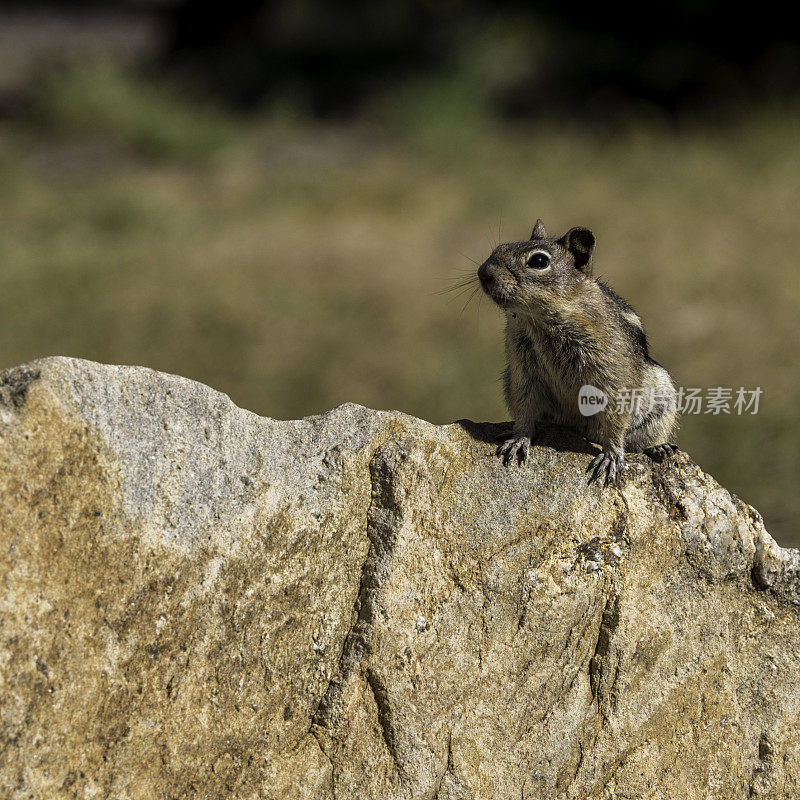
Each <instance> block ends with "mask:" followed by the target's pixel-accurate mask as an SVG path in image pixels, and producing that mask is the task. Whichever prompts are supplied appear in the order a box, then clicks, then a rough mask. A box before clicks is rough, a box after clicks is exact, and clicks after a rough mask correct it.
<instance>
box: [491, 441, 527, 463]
mask: <svg viewBox="0 0 800 800" xmlns="http://www.w3.org/2000/svg"><path fill="white" fill-rule="evenodd" d="M530 453H531V437H530V436H517V435H516V434H512V435H511V436H509V438H508V439H506V440H505V441H504V442H503V443H502V444H501V445H500V446H499V447H498V448H497V455H498V456H500V457H501V458H502V459H503V463H504V464H511V463H513V462H514V461H516V460H517V458H519V463H520V464H522V463H524V462H525V459H526V458H527V457H528V456H529V455H530Z"/></svg>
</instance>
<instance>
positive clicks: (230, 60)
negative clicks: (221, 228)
mask: <svg viewBox="0 0 800 800" xmlns="http://www.w3.org/2000/svg"><path fill="white" fill-rule="evenodd" d="M788 9H789V6H787V5H785V4H778V3H777V2H774V0H770V2H765V3H760V4H758V6H757V7H755V6H754V7H752V8H751V9H750V10H748V12H747V13H746V15H745V14H741V13H735V12H734V11H733V6H731V5H730V4H723V3H719V2H688V1H687V0H682V2H677V3H664V2H654V3H649V4H646V5H641V4H640V5H639V6H637V7H633V6H630V7H629V6H626V5H624V4H608V3H597V2H587V1H586V0H573V2H570V3H560V4H551V3H543V2H532V3H523V2H514V1H513V0H497V2H480V0H450V2H431V1H430V0H406V1H405V2H403V0H355V1H353V2H344V1H343V0H305V1H304V2H302V3H298V2H293V0H239V2H229V3H216V2H208V0H115V1H112V2H86V1H85V0H61V2H59V1H58V0H55V1H52V0H51V2H48V3H40V2H35V0H34V2H28V3H20V2H16V3H8V2H0V11H2V12H3V13H4V14H6V15H7V14H8V13H15V12H19V13H20V14H25V15H27V16H29V17H33V18H39V19H41V21H42V25H43V26H46V24H47V21H48V18H52V17H53V16H57V15H62V16H63V15H69V16H71V17H83V18H85V19H90V18H91V17H92V15H95V16H101V15H102V16H103V17H106V18H108V17H109V16H113V15H115V14H116V15H117V16H118V17H120V18H128V19H133V18H134V17H136V18H138V19H139V20H142V19H146V20H147V23H148V24H149V25H152V27H153V29H154V30H155V31H157V36H156V37H155V38H156V39H157V41H158V44H157V46H156V47H155V48H154V52H153V53H151V54H149V57H148V59H147V60H148V61H149V63H150V66H151V67H153V68H155V69H156V70H157V71H163V72H166V73H167V74H169V75H172V76H175V75H177V76H179V77H181V78H182V79H184V80H185V81H187V82H188V83H190V84H191V85H192V87H193V88H195V89H196V90H197V91H199V92H200V93H203V94H206V95H210V96H212V97H214V98H215V99H217V100H218V101H220V102H221V103H224V104H226V105H228V106H230V107H233V108H235V109H238V110H242V111H249V110H254V109H259V108H263V107H264V106H265V105H268V104H269V103H270V102H272V101H275V100H280V99H281V98H285V97H293V98H298V97H300V98H302V99H303V110H304V111H305V112H306V113H308V114H310V115H311V116H313V117H316V118H343V117H348V116H351V115H353V114H356V113H358V112H359V111H360V110H362V109H363V108H364V107H365V106H368V105H369V103H370V102H371V101H372V100H373V99H374V98H375V97H376V96H379V95H380V94H381V93H383V92H385V91H386V90H387V88H390V87H391V86H393V85H395V84H398V83H402V82H403V81H404V80H409V79H414V78H421V77H427V76H430V75H431V74H436V73H437V72H441V71H447V70H453V69H458V68H459V67H460V68H462V69H463V66H464V64H465V62H467V63H468V62H469V60H470V58H471V57H472V55H473V54H474V53H476V52H477V50H478V49H479V47H480V44H481V42H484V43H485V41H486V38H487V37H491V36H492V35H495V36H497V37H498V38H497V42H496V46H497V47H499V48H500V49H501V50H502V47H503V43H504V41H506V39H508V37H509V35H510V36H511V38H513V39H514V41H515V49H514V52H513V55H510V54H509V55H510V60H509V62H508V63H507V64H505V65H504V66H503V67H502V69H500V72H501V73H502V76H501V78H500V79H499V80H495V81H494V82H490V85H488V89H487V91H488V93H489V94H490V98H489V99H490V105H491V110H492V111H493V112H494V113H495V114H496V115H498V116H500V117H505V118H508V117H512V118H537V117H544V116H550V117H553V116H555V117H573V118H578V119H581V120H583V119H585V118H586V116H587V115H591V119H592V122H593V123H599V122H602V121H603V120H608V119H612V120H613V119H616V118H617V117H619V115H620V114H622V115H631V114H638V115H641V114H648V115H653V114H661V115H664V116H667V117H669V118H672V119H675V120H677V121H680V120H681V119H683V118H686V117H696V116H698V115H704V114H705V115H709V114H711V115H715V114H718V113H720V112H722V111H725V112H736V113H739V112H745V113H746V112H747V111H748V110H749V109H752V108H753V106H754V105H755V104H763V103H770V102H785V101H786V100H792V101H793V100H795V99H796V98H797V97H798V95H800V43H799V42H798V37H797V35H796V33H795V30H796V29H795V27H794V26H793V24H792V21H791V19H790V16H789V15H790V11H789V10H788ZM501 34H502V35H501ZM504 36H505V37H506V39H504V38H503V37H504ZM497 56H498V61H499V60H500V59H502V58H503V54H502V52H498V53H497ZM476 63H477V62H476ZM481 69H482V68H479V69H478V75H477V77H476V80H480V74H481ZM490 71H491V63H490V64H489V65H488V66H487V68H486V69H485V72H486V73H488V72H490Z"/></svg>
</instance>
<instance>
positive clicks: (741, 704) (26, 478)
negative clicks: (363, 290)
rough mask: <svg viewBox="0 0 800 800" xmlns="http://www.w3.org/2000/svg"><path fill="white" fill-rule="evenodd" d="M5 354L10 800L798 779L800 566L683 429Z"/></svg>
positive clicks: (572, 788)
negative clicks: (582, 432) (528, 439)
mask: <svg viewBox="0 0 800 800" xmlns="http://www.w3.org/2000/svg"><path fill="white" fill-rule="evenodd" d="M501 429H502V426H498V425H488V424H475V423H471V422H465V421H464V422H460V423H456V424H453V425H447V426H442V427H438V426H434V425H430V424H428V423H426V422H423V421H421V420H418V419H414V418H413V417H409V416H406V415H404V414H400V413H397V412H382V411H371V410H369V409H366V408H362V407H360V406H356V405H344V406H340V407H339V408H336V409H334V410H332V411H330V412H328V413H327V414H324V415H322V416H319V417H311V418H307V419H303V420H296V421H289V422H280V421H276V420H271V419H265V418H262V417H258V416H256V415H254V414H251V413H249V412H247V411H243V410H241V409H239V408H237V407H236V406H234V405H233V404H232V403H231V402H230V400H229V399H228V398H227V397H226V396H225V395H222V394H220V393H218V392H215V391H213V390H211V389H209V388H208V387H206V386H203V385H201V384H198V383H194V382H192V381H189V380H186V379H183V378H178V377H175V376H171V375H164V374H161V373H157V372H153V371H151V370H148V369H143V368H139V367H110V366H102V365H99V364H93V363H89V362H86V361H79V360H75V359H66V358H52V359H46V360H43V361H39V362H36V363H33V364H29V365H26V366H24V367H18V368H16V369H13V370H9V371H6V372H5V373H2V374H0V458H2V464H3V468H2V471H0V486H1V487H2V498H3V499H2V508H0V559H2V571H1V572H0V575H2V593H0V796H2V797H4V798H5V797H8V798H13V799H14V800H22V798H36V799H38V798H48V799H49V798H61V797H64V798H66V797H71V798H72V797H76V798H84V797H85V798H88V797H95V798H131V799H136V800H138V798H142V799H143V800H144V798H147V800H150V799H151V798H187V799H188V798H205V797H209V798H237V800H238V799H239V798H247V799H249V798H253V799H255V798H270V799H271V798H275V800H278V799H281V800H282V799H283V798H303V799H305V798H308V799H309V800H311V799H312V798H313V799H316V798H321V799H323V800H327V799H328V798H330V799H331V800H332V799H333V798H337V799H338V798H342V799H344V798H347V799H348V800H349V799H350V798H364V799H365V800H369V799H370V798H376V799H377V798H381V800H384V799H390V798H397V799H398V800H401V799H402V800H406V798H408V799H409V800H410V798H420V799H421V798H429V799H430V798H439V800H467V798H475V799H476V800H479V799H480V800H482V799H483V798H486V800H506V799H507V798H508V799H510V798H514V800H518V798H520V797H523V798H595V799H596V800H634V798H635V799H636V800H644V799H645V798H648V799H650V798H652V799H653V800H655V798H698V800H699V799H700V798H702V800H709V798H719V800H730V799H731V798H738V797H743V798H744V797H748V796H751V797H769V798H796V797H798V796H800V734H798V721H799V720H798V715H800V710H799V709H800V681H798V678H800V658H799V657H798V653H800V626H799V625H798V603H800V591H799V589H798V587H799V586H800V581H799V580H798V577H797V573H798V569H799V568H800V562H799V561H798V553H797V551H789V550H783V549H781V548H780V547H778V546H777V545H776V544H775V542H774V541H773V540H772V538H771V537H770V536H769V534H768V533H766V531H765V530H764V527H763V524H762V522H761V519H760V517H759V515H758V514H757V512H755V511H754V510H753V509H752V508H750V507H749V506H747V505H745V504H744V503H742V502H741V501H739V500H738V499H737V498H736V497H734V496H733V495H731V494H730V493H729V492H727V491H726V490H725V489H723V488H722V487H720V486H719V485H718V484H717V483H715V482H714V480H713V479H712V478H710V477H709V476H707V475H705V474H704V473H703V472H702V471H701V470H700V469H699V468H698V467H697V466H696V465H695V464H693V463H692V462H691V461H690V460H689V458H688V457H687V456H686V455H685V454H679V455H678V456H677V457H676V459H675V460H674V461H673V462H671V463H670V464H668V465H664V466H659V465H653V464H651V463H650V462H649V461H648V460H647V459H646V458H645V457H639V456H632V457H631V459H630V461H631V464H630V467H629V470H628V475H627V479H626V481H625V483H624V485H623V487H622V488H621V489H619V490H617V489H608V490H602V489H601V488H600V487H598V486H596V485H593V486H590V487H587V485H586V479H585V474H584V470H585V468H586V465H587V464H588V462H589V460H590V459H591V450H592V448H591V446H588V445H586V444H585V443H584V442H583V441H582V440H580V439H578V438H576V437H575V436H573V435H571V434H569V433H568V432H565V431H558V430H555V429H554V430H553V431H551V432H550V433H549V434H548V437H547V438H546V439H545V441H544V442H543V443H542V445H541V446H538V447H536V448H535V449H534V450H533V452H532V458H531V461H530V462H529V463H527V464H525V465H524V466H521V467H520V466H514V467H504V466H503V465H502V464H501V463H500V462H499V461H498V460H497V458H495V456H494V455H493V453H494V446H493V445H492V443H491V440H492V439H493V437H494V436H495V435H496V434H497V432H498V431H500V430H501Z"/></svg>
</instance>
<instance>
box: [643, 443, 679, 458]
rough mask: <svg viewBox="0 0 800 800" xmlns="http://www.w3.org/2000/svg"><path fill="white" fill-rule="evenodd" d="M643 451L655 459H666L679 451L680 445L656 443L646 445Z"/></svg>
mask: <svg viewBox="0 0 800 800" xmlns="http://www.w3.org/2000/svg"><path fill="white" fill-rule="evenodd" d="M642 452H643V453H644V454H645V455H647V456H650V458H652V459H653V461H666V459H668V458H669V457H670V456H671V455H674V454H675V453H677V452H678V445H676V444H672V443H671V442H664V444H656V445H653V447H645V448H644V450H643V451H642Z"/></svg>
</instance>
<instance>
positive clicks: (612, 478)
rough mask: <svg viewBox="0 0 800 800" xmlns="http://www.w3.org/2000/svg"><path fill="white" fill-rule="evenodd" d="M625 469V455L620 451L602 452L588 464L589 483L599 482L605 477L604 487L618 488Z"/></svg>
mask: <svg viewBox="0 0 800 800" xmlns="http://www.w3.org/2000/svg"><path fill="white" fill-rule="evenodd" d="M624 469H625V453H623V452H622V450H603V452H602V453H598V454H597V455H596V456H595V457H594V458H593V459H592V460H591V462H590V463H589V466H588V467H587V468H586V471H587V472H588V473H590V475H589V483H594V482H595V481H599V480H600V479H601V478H602V477H603V475H605V480H604V483H603V485H604V486H612V485H613V486H618V485H619V481H620V478H621V477H622V471H623V470H624Z"/></svg>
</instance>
